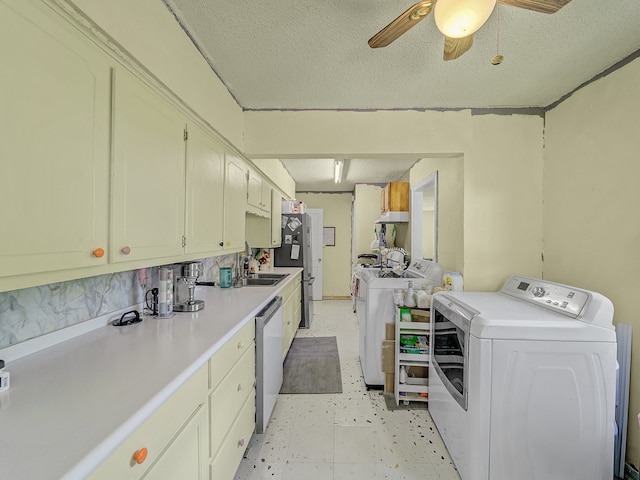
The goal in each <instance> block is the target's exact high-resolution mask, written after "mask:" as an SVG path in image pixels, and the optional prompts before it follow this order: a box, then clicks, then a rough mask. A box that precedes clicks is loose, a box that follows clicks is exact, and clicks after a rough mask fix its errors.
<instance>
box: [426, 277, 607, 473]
mask: <svg viewBox="0 0 640 480" xmlns="http://www.w3.org/2000/svg"><path fill="white" fill-rule="evenodd" d="M431 314H432V315H431V322H432V329H431V347H432V348H431V354H430V365H431V367H430V368H431V369H432V370H431V371H430V375H429V377H430V378H429V413H430V414H431V416H432V418H433V421H434V423H435V425H436V427H437V428H438V431H439V432H440V435H441V436H442V438H443V440H444V442H445V445H446V447H447V449H448V450H449V453H450V455H451V458H452V459H453V461H454V463H455V465H456V468H457V469H458V471H459V473H460V476H461V478H462V480H513V479H514V478H517V479H519V480H587V479H589V480H604V479H606V480H610V479H611V478H612V475H613V440H614V425H615V390H616V335H615V330H614V327H613V324H612V319H613V305H612V303H611V302H610V301H609V300H608V299H607V298H605V297H604V296H602V295H600V294H598V293H596V292H590V291H586V290H581V289H578V288H575V287H570V286H567V285H561V284H557V283H553V282H548V281H544V280H538V279H532V278H528V277H522V276H513V277H511V278H510V279H509V280H508V281H507V283H506V284H505V285H504V287H503V288H502V290H500V292H492V293H480V292H442V293H438V294H436V295H434V297H433V299H432V303H431Z"/></svg>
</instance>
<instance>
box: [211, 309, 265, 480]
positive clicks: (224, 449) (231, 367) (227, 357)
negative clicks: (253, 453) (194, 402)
mask: <svg viewBox="0 0 640 480" xmlns="http://www.w3.org/2000/svg"><path fill="white" fill-rule="evenodd" d="M255 361H256V353H255V323H254V322H249V323H248V324H247V325H246V326H245V327H243V328H242V330H240V331H239V332H238V333H237V334H236V335H234V336H233V338H232V339H231V340H229V341H228V342H227V343H226V344H225V345H224V347H222V348H221V349H220V350H219V351H218V352H217V353H216V354H215V355H214V356H213V357H212V358H211V360H210V368H209V390H210V394H209V417H210V432H211V436H210V439H209V442H210V448H209V453H210V461H211V463H210V477H211V480H233V477H234V475H235V473H236V470H237V469H238V465H240V461H241V460H242V455H243V454H244V452H245V450H246V448H247V446H248V445H249V440H250V439H251V435H252V434H253V432H254V430H255V425H256V423H255V415H256V391H255V380H256V375H255V372H256V370H255V368H256V364H255Z"/></svg>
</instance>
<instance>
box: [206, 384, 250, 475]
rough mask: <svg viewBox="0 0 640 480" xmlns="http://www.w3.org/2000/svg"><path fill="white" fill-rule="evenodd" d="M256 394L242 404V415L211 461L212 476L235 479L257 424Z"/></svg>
mask: <svg viewBox="0 0 640 480" xmlns="http://www.w3.org/2000/svg"><path fill="white" fill-rule="evenodd" d="M255 416H256V401H255V395H253V396H251V397H249V398H248V399H247V401H246V402H245V404H244V405H243V406H242V410H241V411H240V415H238V418H237V419H236V421H235V423H234V424H233V426H232V427H231V430H230V431H229V434H228V435H227V437H226V438H225V441H224V443H223V444H222V447H221V448H220V450H219V451H218V453H217V454H216V456H215V457H214V459H213V462H211V476H210V478H212V479H215V480H233V477H234V475H235V474H236V470H237V469H238V465H240V461H241V460H242V455H244V451H245V450H246V449H247V445H248V444H249V440H250V439H251V435H252V434H253V431H254V430H255V426H256V418H255Z"/></svg>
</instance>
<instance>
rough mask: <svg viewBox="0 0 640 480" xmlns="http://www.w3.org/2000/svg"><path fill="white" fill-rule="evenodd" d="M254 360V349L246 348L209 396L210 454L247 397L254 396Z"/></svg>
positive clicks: (213, 451) (215, 450) (214, 451)
mask: <svg viewBox="0 0 640 480" xmlns="http://www.w3.org/2000/svg"><path fill="white" fill-rule="evenodd" d="M255 360H256V354H255V349H250V350H247V351H246V352H245V354H244V355H243V356H242V358H241V359H240V361H239V362H238V363H237V364H236V365H235V366H234V367H233V369H232V370H231V372H229V375H227V376H226V377H225V378H224V380H222V381H221V382H220V384H219V385H218V386H217V387H216V389H215V390H214V391H213V393H212V394H211V395H210V396H209V408H210V422H211V455H212V456H213V455H215V453H216V452H217V451H218V449H219V448H220V446H221V445H222V442H223V440H224V437H225V435H226V434H227V432H228V431H229V428H230V427H231V425H232V424H233V422H234V420H235V418H236V416H237V415H238V412H239V411H240V409H241V408H242V405H243V404H244V403H245V401H246V399H247V397H248V396H249V395H252V396H255V390H254V384H255V378H256V373H255V372H256V366H255Z"/></svg>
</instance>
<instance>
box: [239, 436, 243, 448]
mask: <svg viewBox="0 0 640 480" xmlns="http://www.w3.org/2000/svg"><path fill="white" fill-rule="evenodd" d="M238 447H244V438H241V439H240V441H238Z"/></svg>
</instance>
